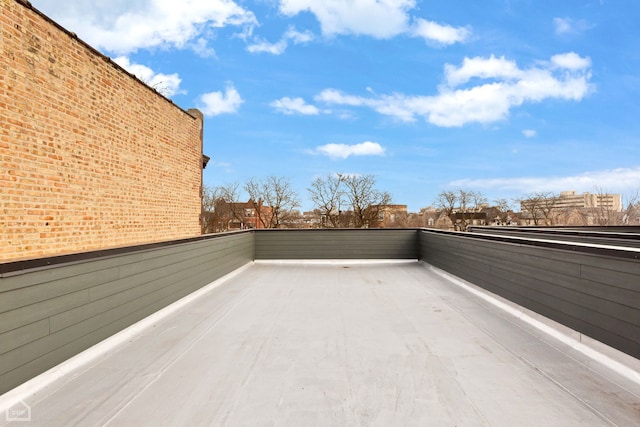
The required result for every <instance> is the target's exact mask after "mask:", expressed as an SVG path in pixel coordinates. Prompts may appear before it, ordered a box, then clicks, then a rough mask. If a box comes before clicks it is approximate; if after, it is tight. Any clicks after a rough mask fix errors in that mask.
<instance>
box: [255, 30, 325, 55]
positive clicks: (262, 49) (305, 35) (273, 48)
mask: <svg viewBox="0 0 640 427" xmlns="http://www.w3.org/2000/svg"><path fill="white" fill-rule="evenodd" d="M289 40H290V41H292V42H293V44H302V43H308V42H310V41H312V40H313V34H312V33H311V32H310V31H304V32H300V31H296V30H295V29H293V28H289V30H288V31H287V32H286V33H284V35H283V36H282V38H281V39H280V40H279V41H277V42H276V43H269V42H267V41H265V40H261V39H257V41H256V42H255V43H253V44H250V45H248V46H247V50H248V51H249V52H251V53H270V54H272V55H282V54H283V53H284V51H285V50H286V49H287V47H288V46H289Z"/></svg>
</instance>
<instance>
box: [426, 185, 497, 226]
mask: <svg viewBox="0 0 640 427" xmlns="http://www.w3.org/2000/svg"><path fill="white" fill-rule="evenodd" d="M486 203H487V199H486V197H485V196H484V195H483V194H482V193H480V192H476V191H469V190H462V189H460V190H456V191H442V192H441V193H440V194H438V196H437V198H436V201H435V204H436V206H438V207H439V208H440V209H442V211H443V212H444V213H445V214H446V215H447V216H448V217H449V218H450V219H451V222H452V223H453V225H454V227H455V228H456V229H458V230H460V231H466V230H467V227H468V226H469V225H470V224H471V223H472V222H473V220H474V218H476V217H477V216H478V213H479V212H480V211H481V210H482V208H483V207H484V206H485V205H486Z"/></svg>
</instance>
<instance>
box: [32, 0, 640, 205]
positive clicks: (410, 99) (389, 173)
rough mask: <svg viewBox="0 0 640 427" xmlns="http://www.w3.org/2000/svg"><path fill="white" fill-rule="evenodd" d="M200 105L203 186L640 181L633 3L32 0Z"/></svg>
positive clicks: (502, 192) (627, 191)
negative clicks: (362, 180) (372, 180)
mask: <svg viewBox="0 0 640 427" xmlns="http://www.w3.org/2000/svg"><path fill="white" fill-rule="evenodd" d="M32 4H33V5H34V7H36V8H38V9H40V10H41V11H43V12H44V13H45V14H47V15H48V16H50V17H51V18H52V19H54V20H55V21H57V22H59V23H60V24H61V25H63V26H64V27H65V28H67V29H68V30H70V31H73V32H75V33H77V34H78V36H79V37H80V38H82V39H83V40H85V41H86V42H87V43H89V44H91V45H92V46H94V47H96V48H97V49H98V50H100V51H101V52H103V53H105V54H106V55H108V56H110V57H111V58H112V59H114V61H116V62H117V63H119V64H120V65H122V66H123V67H124V68H126V69H127V70H129V71H131V72H132V73H134V74H136V75H138V76H139V77H140V78H141V79H143V80H144V81H146V82H148V83H149V84H151V85H154V86H155V87H157V88H159V89H160V90H162V91H163V92H164V93H166V95H167V96H168V97H169V98H171V99H172V100H173V101H174V102H175V103H176V104H177V105H179V106H181V107H182V108H184V109H188V108H194V107H195V108H199V109H200V110H201V111H202V112H203V113H204V114H205V133H204V139H205V154H207V155H209V156H211V158H212V159H211V162H210V163H209V166H208V167H207V169H206V170H205V172H204V180H205V183H206V184H209V185H212V186H216V185H226V184H229V183H233V182H238V183H240V184H241V185H242V184H243V183H244V182H246V181H247V180H248V179H249V178H251V177H256V178H258V179H259V178H262V177H266V176H269V175H275V176H285V177H288V178H290V180H291V182H292V184H293V186H294V187H295V189H296V190H297V191H298V193H299V195H300V198H301V201H302V206H301V208H302V209H304V210H307V209H311V208H313V206H312V205H311V204H310V202H309V201H308V196H307V190H306V189H307V188H308V187H309V186H310V184H311V182H312V181H313V180H314V179H315V178H317V177H319V176H327V175H329V174H333V173H348V174H374V175H375V176H376V179H377V187H378V189H380V190H385V191H388V192H390V193H391V195H392V197H393V201H394V202H395V203H399V204H406V205H408V207H409V210H410V211H417V210H419V209H420V208H421V207H425V206H429V205H432V204H433V202H434V200H435V198H436V196H437V194H438V193H440V192H441V191H443V190H456V189H466V190H475V191H480V192H482V193H483V194H484V195H485V196H487V198H488V199H489V200H490V201H492V200H495V199H498V198H507V199H513V198H518V197H522V196H524V195H526V194H528V193H531V192H539V191H545V192H546V191H552V192H560V191H563V190H576V191H579V192H583V191H590V192H595V191H598V189H600V190H602V191H607V192H614V193H621V194H623V195H624V196H627V197H630V196H631V195H632V194H634V193H635V191H636V190H638V189H639V188H640V25H639V24H638V22H639V19H640V2H637V1H636V0H563V1H557V0H553V1H552V0H537V1H534V0H484V1H469V0H447V1H433V0H429V1H427V0H425V1H418V0H256V1H241V0H237V1H230V0H209V1H208V0H182V1H175V0H94V1H86V0H65V1H63V2H62V1H60V0H32Z"/></svg>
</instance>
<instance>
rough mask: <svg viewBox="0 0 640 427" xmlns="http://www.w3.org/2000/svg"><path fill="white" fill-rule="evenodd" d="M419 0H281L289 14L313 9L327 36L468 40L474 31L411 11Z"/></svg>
mask: <svg viewBox="0 0 640 427" xmlns="http://www.w3.org/2000/svg"><path fill="white" fill-rule="evenodd" d="M416 4H417V2H416V0H351V1H344V0H322V1H319V0H280V11H281V12H282V13H283V14H285V15H288V16H293V15H297V14H299V13H301V12H310V13H312V14H313V15H315V17H316V19H318V22H319V23H320V28H321V30H322V34H323V35H325V36H334V35H343V34H354V35H364V36H371V37H375V38H378V39H388V38H391V37H395V36H397V35H401V34H406V35H410V36H413V37H420V38H424V39H425V40H427V41H429V42H433V43H435V44H439V45H449V44H453V43H460V42H464V41H466V40H468V39H469V37H470V35H471V30H470V29H469V28H466V27H457V28H456V27H452V26H450V25H447V24H440V23H437V22H433V21H428V20H425V19H422V18H415V19H413V23H411V21H412V18H411V16H410V14H409V11H411V10H412V9H414V8H415V7H416Z"/></svg>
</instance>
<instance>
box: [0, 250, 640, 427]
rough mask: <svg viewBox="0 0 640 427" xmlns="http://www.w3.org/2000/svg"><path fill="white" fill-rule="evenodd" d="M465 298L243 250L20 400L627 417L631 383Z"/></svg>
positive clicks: (408, 277) (141, 414)
mask: <svg viewBox="0 0 640 427" xmlns="http://www.w3.org/2000/svg"><path fill="white" fill-rule="evenodd" d="M480 293H482V294H486V292H485V291H483V290H481V289H480V288H476V287H475V286H474V285H471V284H469V283H466V282H462V281H460V280H457V279H452V278H450V277H448V276H447V275H446V274H444V273H442V272H441V271H440V270H437V269H435V268H433V267H431V266H430V265H429V264H426V263H424V262H419V261H417V260H397V261H358V260H342V261H335V260H334V261H256V262H253V263H249V264H247V265H246V266H245V267H242V268H240V269H239V270H237V271H235V272H233V273H231V275H228V276H225V277H224V278H222V279H220V280H218V281H216V282H214V283H212V284H210V285H208V286H206V287H204V288H202V289H200V290H199V291H197V293H196V294H193V295H191V296H190V297H188V298H190V301H189V302H188V303H186V304H184V303H182V304H181V303H179V304H178V306H176V305H175V304H174V305H173V306H169V307H168V308H167V309H165V310H163V311H161V312H160V313H157V314H156V315H154V316H152V317H151V318H148V319H146V320H145V322H146V327H145V328H140V327H134V328H133V329H132V328H129V329H127V330H125V331H123V332H121V333H119V334H117V335H116V336H115V337H113V339H110V340H108V341H107V343H105V344H100V345H99V350H96V347H94V348H93V349H92V350H91V353H92V354H94V355H96V354H97V355H98V356H97V357H93V358H90V357H89V356H87V354H86V353H85V354H80V355H79V356H76V357H75V358H73V359H71V360H70V361H69V362H67V365H66V367H64V366H63V367H62V368H61V370H64V369H69V372H67V373H66V374H64V375H59V378H57V379H56V380H55V381H53V382H51V383H49V384H48V385H46V387H45V388H43V389H41V390H40V391H37V392H36V393H35V394H31V393H29V395H28V396H26V397H25V398H24V403H26V404H28V405H29V407H30V408H31V420H32V423H33V424H34V425H47V426H70V425H83V426H88V425H154V426H160V425H216V426H218V425H229V426H238V425H252V426H253V425H305V426H307V425H323V426H324V425H338V426H343V425H380V426H393V425H397V426H406V425H421V426H424V425H436V426H456V425H457V426H463V425H464V426H513V425H519V426H524V425H530V426H542V425H544V426H574V425H575V426H585V425H589V426H595V425H618V426H631V425H637V424H638V423H639V422H640V383H638V382H636V381H634V380H633V378H628V377H625V376H623V375H620V374H619V373H616V372H615V371H613V370H611V369H609V367H607V366H605V365H602V364H599V363H596V362H594V361H593V360H592V359H590V358H588V357H586V356H585V355H584V354H583V353H581V352H579V351H577V350H576V349H575V348H573V347H571V346H569V345H567V344H566V343H563V342H561V341H559V340H557V339H556V338H553V337H551V336H549V335H547V334H545V333H543V332H541V331H540V330H539V329H536V328H535V327H533V326H532V325H531V324H530V323H527V322H525V321H523V320H522V319H519V318H517V317H515V316H513V315H512V314H510V313H509V312H506V311H504V310H503V309H502V308H500V307H499V306H496V305H494V304H492V303H490V302H489V301H488V299H489V300H491V299H496V298H498V297H495V296H490V297H488V298H487V299H483V298H481V297H479V296H478V295H479V294H480ZM114 342H115V343H117V344H115V345H114V344H113V343H114ZM630 359H631V358H630ZM633 360H636V359H633ZM71 368H73V369H71ZM34 381H35V382H36V383H37V382H38V381H39V379H38V378H36V379H35V380H34ZM32 385H33V383H32ZM4 421H5V420H4V419H3V418H0V425H4V424H3V422H4ZM16 425H24V423H16Z"/></svg>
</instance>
